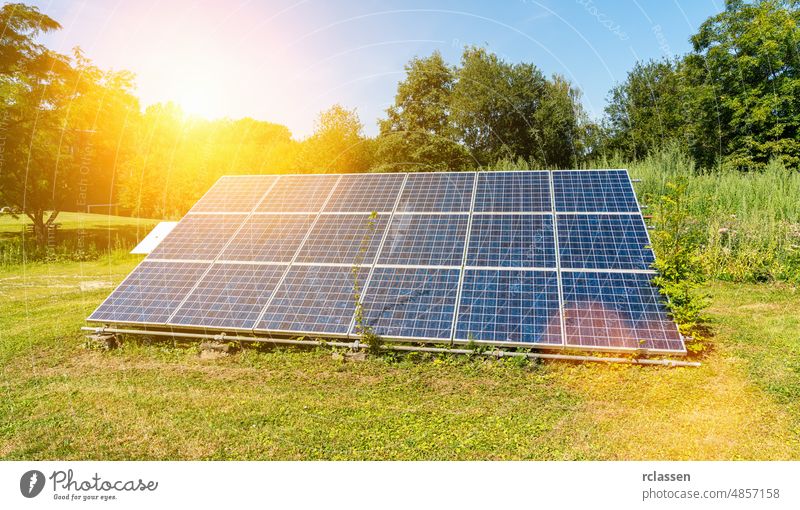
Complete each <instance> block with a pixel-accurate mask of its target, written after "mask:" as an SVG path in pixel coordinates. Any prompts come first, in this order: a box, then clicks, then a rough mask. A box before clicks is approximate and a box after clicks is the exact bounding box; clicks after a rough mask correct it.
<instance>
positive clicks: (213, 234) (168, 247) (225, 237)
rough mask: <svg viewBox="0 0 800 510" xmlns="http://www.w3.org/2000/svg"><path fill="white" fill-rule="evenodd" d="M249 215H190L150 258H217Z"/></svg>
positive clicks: (173, 230)
mask: <svg viewBox="0 0 800 510" xmlns="http://www.w3.org/2000/svg"><path fill="white" fill-rule="evenodd" d="M246 217H247V216H246V215H244V214H203V215H197V214H189V215H187V216H185V217H184V218H183V219H182V220H181V221H180V222H179V223H178V224H177V225H176V226H175V228H174V229H172V232H170V233H169V234H168V235H167V236H166V237H165V238H164V240H163V241H161V243H160V244H159V245H158V246H157V247H156V249H155V250H153V252H152V253H151V254H150V255H149V256H148V259H176V260H214V259H215V258H216V257H217V256H218V255H219V253H220V252H221V251H222V248H223V247H224V246H225V245H226V244H227V243H228V241H229V240H230V239H231V237H233V234H234V233H235V232H236V230H238V228H239V227H240V226H241V224H242V222H243V221H244V219H245V218H246Z"/></svg>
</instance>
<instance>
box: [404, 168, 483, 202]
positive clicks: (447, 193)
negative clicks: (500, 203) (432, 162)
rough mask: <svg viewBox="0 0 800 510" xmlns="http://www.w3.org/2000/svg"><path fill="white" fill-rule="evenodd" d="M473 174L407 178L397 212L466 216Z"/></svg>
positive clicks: (430, 174) (436, 174) (419, 174)
mask: <svg viewBox="0 0 800 510" xmlns="http://www.w3.org/2000/svg"><path fill="white" fill-rule="evenodd" d="M474 181H475V174H474V173H471V172H463V173H444V172H438V173H417V174H408V178H407V179H406V184H405V187H404V188H403V193H402V195H401V197H400V202H399V203H398V205H397V211H398V212H469V208H470V204H471V202H472V187H473V182H474Z"/></svg>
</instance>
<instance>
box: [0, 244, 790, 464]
mask: <svg viewBox="0 0 800 510" xmlns="http://www.w3.org/2000/svg"><path fill="white" fill-rule="evenodd" d="M137 261H138V258H135V257H131V256H123V255H119V256H115V257H110V258H109V257H105V258H102V259H101V260H98V261H94V262H85V263H78V262H63V263H54V264H31V265H26V266H17V267H6V268H0V299H2V302H3V306H2V307H1V308H0V385H1V387H0V392H2V398H0V458H3V459H800V291H799V290H798V289H797V288H793V287H788V286H784V285H777V284H775V285H734V284H724V283H715V284H712V285H710V286H709V287H708V290H709V291H710V292H711V294H712V295H713V306H712V308H711V315H712V321H713V328H714V330H715V331H716V337H715V339H714V349H713V350H712V351H711V352H710V353H709V354H708V355H707V357H706V358H704V359H703V360H702V362H703V366H702V367H700V368H661V367H640V366H628V365H605V364H576V363H567V362H547V363H538V364H530V365H528V366H524V367H519V366H516V365H514V364H513V363H511V362H508V361H497V360H482V361H481V360H469V359H466V358H463V357H439V358H418V359H414V358H402V359H400V358H398V359H390V358H371V359H368V360H367V361H365V362H343V361H340V360H337V359H333V357H332V356H331V352H330V351H326V350H312V351H300V350H283V349H278V350H273V351H256V350H251V349H249V350H245V351H243V352H241V353H239V354H237V355H234V356H231V357H229V358H224V359H219V360H202V359H200V358H199V356H198V354H197V351H196V349H195V348H194V347H191V346H189V347H186V346H183V347H181V346H178V347H175V346H173V345H172V344H171V343H165V344H156V345H142V344H141V343H136V342H128V343H126V344H125V345H124V347H123V348H121V349H118V350H114V351H110V352H101V351H95V350H88V349H85V348H84V347H83V337H82V334H81V332H80V331H79V328H80V326H82V325H83V319H84V318H85V317H86V316H87V315H89V314H90V313H91V311H92V310H93V309H94V307H95V306H97V304H99V303H100V302H101V301H102V299H103V298H104V297H105V296H106V295H107V294H108V293H109V292H110V291H111V290H112V288H113V286H114V285H115V284H117V283H118V282H119V281H120V280H121V279H122V278H123V277H124V276H125V275H126V274H127V273H128V272H129V271H130V270H131V269H132V268H133V266H134V265H135V264H136V262H137Z"/></svg>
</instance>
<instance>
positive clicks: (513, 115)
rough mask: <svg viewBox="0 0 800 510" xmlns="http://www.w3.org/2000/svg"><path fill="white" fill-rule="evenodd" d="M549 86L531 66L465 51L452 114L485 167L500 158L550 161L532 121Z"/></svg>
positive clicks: (481, 50)
mask: <svg viewBox="0 0 800 510" xmlns="http://www.w3.org/2000/svg"><path fill="white" fill-rule="evenodd" d="M546 86H547V80H546V78H545V77H544V75H543V74H542V73H541V71H539V69H538V68H536V66H534V65H533V64H527V63H521V64H509V63H507V62H504V61H502V60H500V59H499V58H498V57H497V55H495V54H493V53H489V52H488V51H486V49H484V48H475V47H472V48H465V50H464V53H463V55H462V57H461V68H460V69H459V70H458V71H457V82H456V84H455V85H454V87H453V94H452V99H451V101H450V115H451V121H452V123H453V125H454V127H455V130H456V132H457V133H458V135H459V137H460V138H461V140H463V143H464V144H465V145H466V146H467V148H468V149H469V150H470V151H471V153H472V154H473V155H474V156H475V157H476V158H477V160H478V161H479V162H480V164H481V165H490V164H492V163H493V162H495V161H497V160H498V159H501V158H510V159H515V158H519V157H521V158H524V159H526V160H531V159H533V158H538V159H540V160H544V159H546V158H545V154H544V153H542V152H541V151H540V149H539V147H538V146H537V144H536V143H535V141H534V139H533V134H534V132H535V131H536V129H535V127H534V123H535V118H534V117H535V114H536V111H537V109H538V108H539V106H540V105H541V102H542V100H543V98H544V95H545V93H546V90H545V89H546ZM545 164H547V162H545Z"/></svg>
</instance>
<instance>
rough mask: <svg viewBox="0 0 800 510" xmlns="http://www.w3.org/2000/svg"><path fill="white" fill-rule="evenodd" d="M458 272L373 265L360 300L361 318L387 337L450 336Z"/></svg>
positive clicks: (446, 337)
mask: <svg viewBox="0 0 800 510" xmlns="http://www.w3.org/2000/svg"><path fill="white" fill-rule="evenodd" d="M459 273H460V270H458V269H414V268H405V267H404V268H391V267H377V268H375V271H374V272H373V274H372V278H371V279H370V283H369V286H368V287H367V289H366V291H365V293H364V299H363V301H362V303H363V304H362V306H363V311H364V322H365V323H366V324H367V325H368V326H370V327H372V328H373V330H374V332H375V333H377V334H378V335H382V336H386V337H414V338H431V339H449V338H450V331H451V327H452V321H453V315H454V313H455V300H456V291H457V289H458V275H459Z"/></svg>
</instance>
